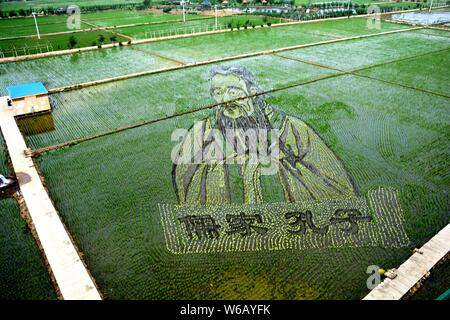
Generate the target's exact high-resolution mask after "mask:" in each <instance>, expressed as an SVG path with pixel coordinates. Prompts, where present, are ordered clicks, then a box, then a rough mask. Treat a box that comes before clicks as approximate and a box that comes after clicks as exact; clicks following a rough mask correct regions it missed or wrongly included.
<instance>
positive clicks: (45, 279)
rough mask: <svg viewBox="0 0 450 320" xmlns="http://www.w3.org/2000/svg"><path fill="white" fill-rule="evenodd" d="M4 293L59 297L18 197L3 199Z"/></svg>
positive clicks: (0, 288)
mask: <svg viewBox="0 0 450 320" xmlns="http://www.w3.org/2000/svg"><path fill="white" fill-rule="evenodd" d="M0 248H1V250H0V297H1V299H5V300H22V299H24V300H34V299H36V300H47V299H52V300H53V299H56V295H55V293H54V292H53V288H52V285H51V283H50V278H49V276H48V274H47V271H46V269H45V267H44V263H43V261H42V258H41V257H40V256H39V251H38V248H37V246H36V243H35V241H34V239H33V236H32V235H31V233H30V231H29V229H28V226H27V224H26V222H25V221H24V220H22V219H21V217H20V210H19V206H18V204H17V202H16V200H15V199H2V200H0Z"/></svg>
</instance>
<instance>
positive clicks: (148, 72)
mask: <svg viewBox="0 0 450 320" xmlns="http://www.w3.org/2000/svg"><path fill="white" fill-rule="evenodd" d="M423 28H424V27H414V28H408V29H400V30H391V31H385V32H380V33H373V34H366V35H358V36H352V37H346V38H340V39H331V40H323V41H319V42H313V43H306V44H300V45H295V46H289V47H283V48H276V49H270V50H262V51H256V52H250V53H244V54H239V55H235V56H229V57H223V58H217V59H210V60H204V61H200V62H192V63H188V64H185V65H182V66H174V67H166V68H160V69H152V70H145V71H140V72H136V73H130V74H126V75H121V76H117V77H111V78H106V79H101V80H94V81H87V82H82V83H77V84H71V85H67V86H62V87H57V88H53V89H49V90H48V92H49V94H53V93H59V92H65V91H71V90H78V89H82V88H86V87H90V86H94V85H100V84H105V83H110V82H114V81H121V80H126V79H131V78H137V77H142V76H147V75H153V74H160V73H164V72H169V71H175V70H180V69H187V68H193V67H198V66H204V65H209V64H213V63H221V62H226V61H232V60H238V59H244V58H251V57H257V56H262V55H271V54H274V53H278V52H284V51H290V50H297V49H302V48H308V47H314V46H320V45H325V44H331V43H337V42H343V41H351V40H357V39H364V38H370V37H377V36H383V35H387V34H394V33H399V32H410V31H414V30H419V29H423Z"/></svg>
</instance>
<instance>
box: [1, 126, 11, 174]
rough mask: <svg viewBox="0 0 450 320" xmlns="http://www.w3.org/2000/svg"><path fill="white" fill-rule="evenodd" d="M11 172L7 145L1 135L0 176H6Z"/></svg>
mask: <svg viewBox="0 0 450 320" xmlns="http://www.w3.org/2000/svg"><path fill="white" fill-rule="evenodd" d="M9 171H10V170H9V167H8V157H7V150H6V145H5V141H4V140H3V135H2V134H1V133H0V174H1V175H4V176H6V175H8V174H9V173H10V172H9Z"/></svg>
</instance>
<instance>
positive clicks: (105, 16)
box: [81, 10, 208, 27]
mask: <svg viewBox="0 0 450 320" xmlns="http://www.w3.org/2000/svg"><path fill="white" fill-rule="evenodd" d="M205 18H206V19H207V18H208V17H205V16H198V15H191V14H187V15H186V20H192V19H205ZM81 19H82V20H84V21H87V22H89V23H93V24H96V25H98V26H99V27H111V26H120V25H128V24H134V23H158V22H168V21H174V20H183V15H181V14H170V13H168V14H167V13H166V14H157V13H150V12H148V11H140V10H139V11H138V10H130V11H101V12H96V13H82V14H81Z"/></svg>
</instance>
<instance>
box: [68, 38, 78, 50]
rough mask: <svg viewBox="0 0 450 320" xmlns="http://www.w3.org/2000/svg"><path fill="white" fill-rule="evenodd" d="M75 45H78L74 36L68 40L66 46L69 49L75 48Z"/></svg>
mask: <svg viewBox="0 0 450 320" xmlns="http://www.w3.org/2000/svg"><path fill="white" fill-rule="evenodd" d="M77 43H78V41H77V38H75V36H70V38H69V45H68V47H69V49H73V48H75V46H76V45H77Z"/></svg>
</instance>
